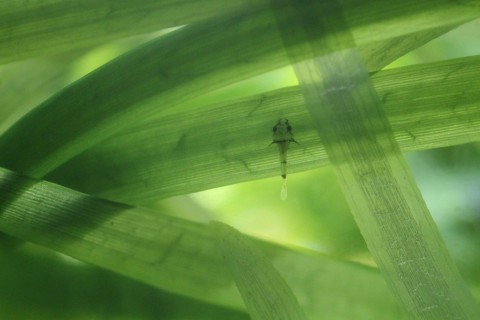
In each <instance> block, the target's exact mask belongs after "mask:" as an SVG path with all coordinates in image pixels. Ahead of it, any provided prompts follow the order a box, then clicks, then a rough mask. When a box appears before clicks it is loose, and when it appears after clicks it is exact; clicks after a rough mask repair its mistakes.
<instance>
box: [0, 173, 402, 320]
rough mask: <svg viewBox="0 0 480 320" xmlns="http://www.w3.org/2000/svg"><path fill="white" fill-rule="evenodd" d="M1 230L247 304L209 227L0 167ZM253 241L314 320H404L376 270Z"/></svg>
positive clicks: (178, 288) (153, 280)
mask: <svg viewBox="0 0 480 320" xmlns="http://www.w3.org/2000/svg"><path fill="white" fill-rule="evenodd" d="M0 231H2V232H5V233H7V234H9V235H11V236H14V237H17V238H19V239H23V240H25V241H30V242H33V243H37V244H40V245H42V246H45V247H48V248H51V249H53V250H55V251H58V252H61V253H64V254H67V255H69V256H71V257H73V258H76V259H79V260H81V261H85V262H88V263H91V264H94V265H97V266H100V267H102V268H106V269H109V270H112V271H115V272H118V273H120V274H123V275H126V276H128V277H131V278H134V279H137V280H140V281H142V282H145V283H147V284H149V285H152V286H155V287H158V288H161V289H163V290H166V291H168V292H171V293H176V294H182V295H185V296H188V297H192V298H195V299H198V300H201V301H206V302H210V303H214V304H217V305H222V306H227V307H230V308H235V309H243V308H244V306H243V303H242V300H241V298H240V295H239V293H238V291H237V290H236V289H235V286H234V283H233V279H232V278H231V275H230V273H229V271H228V269H227V268H226V266H225V264H224V262H223V259H222V258H221V256H220V254H219V252H218V247H217V240H216V239H215V237H214V236H213V235H212V234H211V229H210V228H209V227H208V226H206V225H202V224H197V223H193V222H189V221H186V220H181V219H178V218H173V217H171V216H168V215H165V214H162V213H160V212H155V211H152V210H148V209H143V208H139V207H131V206H127V205H124V204H119V203H113V202H108V201H105V200H100V199H96V198H93V197H90V196H87V195H84V194H81V193H79V192H75V191H73V190H70V189H67V188H65V187H62V186H59V185H55V184H52V183H49V182H44V181H37V180H33V179H30V178H26V177H24V176H20V175H18V174H15V173H13V172H11V171H8V170H5V169H0ZM254 244H255V245H256V246H259V248H260V249H261V250H262V251H264V252H265V254H266V255H267V256H268V257H269V259H271V261H272V263H273V265H274V266H275V268H276V269H277V270H279V272H280V273H281V274H282V275H283V277H284V278H285V280H286V282H287V283H288V285H289V286H290V287H291V288H292V290H293V291H294V292H295V294H296V296H297V298H298V300H299V302H300V304H301V306H302V308H303V309H304V311H305V312H306V313H307V315H308V316H309V317H311V318H312V319H315V318H318V317H319V316H320V315H321V316H322V317H323V316H325V317H326V318H334V319H353V318H354V319H378V318H385V317H387V316H394V317H396V318H398V319H400V318H401V315H400V313H399V310H398V308H397V307H396V305H395V304H394V302H393V300H392V297H391V296H390V293H389V292H388V290H387V287H386V285H385V283H384V281H383V279H382V278H381V277H380V274H379V273H378V272H377V271H376V270H375V269H372V268H368V267H365V266H362V265H357V264H354V263H349V262H342V261H339V260H335V259H331V258H328V257H326V256H322V255H319V254H316V253H312V252H308V251H305V250H304V249H295V250H293V249H288V248H286V247H281V246H278V245H275V244H272V243H267V242H263V241H258V240H255V241H254ZM345 306H348V308H346V307H345Z"/></svg>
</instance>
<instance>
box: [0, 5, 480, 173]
mask: <svg viewBox="0 0 480 320" xmlns="http://www.w3.org/2000/svg"><path fill="white" fill-rule="evenodd" d="M433 2H435V5H434V4H433ZM388 4H389V5H391V6H392V7H391V8H389V7H385V6H382V9H388V10H390V11H388V10H387V12H390V13H392V11H393V10H395V14H391V15H386V16H385V18H390V19H393V21H388V20H387V21H383V20H382V21H383V23H390V22H391V23H392V24H393V25H396V24H398V23H400V24H402V25H403V28H399V29H385V30H384V32H382V33H379V32H375V33H372V30H375V28H377V27H378V23H379V22H378V21H376V20H374V19H375V18H376V17H375V16H374V15H373V14H372V15H367V17H370V19H371V20H370V23H367V21H365V19H366V17H364V16H361V17H360V16H358V15H357V14H356V13H352V17H351V19H352V26H353V28H354V29H356V28H358V30H357V31H356V32H354V34H355V36H356V37H358V39H357V41H358V44H359V45H360V47H362V46H363V45H371V44H372V43H375V42H381V41H389V40H391V41H393V42H394V43H395V42H396V41H398V39H397V38H398V37H403V36H406V35H409V34H410V33H411V34H412V36H414V35H415V34H416V33H418V32H420V33H421V32H427V31H429V32H430V31H431V30H434V29H435V28H440V29H442V30H444V29H445V28H447V27H449V26H453V25H456V24H458V23H460V22H462V21H467V20H469V19H472V18H473V17H475V15H476V14H480V13H478V12H476V11H475V10H472V9H470V8H468V10H467V9H466V8H465V7H463V6H458V5H453V4H451V3H450V2H445V3H443V5H439V4H438V3H437V1H425V2H422V10H426V9H431V10H430V11H429V13H431V15H432V17H433V18H435V17H438V16H441V17H442V20H438V21H437V20H435V19H432V18H431V17H430V16H429V19H425V17H423V16H422V17H421V18H420V17H419V19H416V18H417V16H416V15H411V14H412V10H413V11H415V10H414V9H412V7H409V6H407V5H405V6H404V5H401V6H398V3H394V2H393V1H392V2H388ZM346 6H347V4H346ZM346 10H347V11H348V8H347V9H346ZM402 10H403V11H402ZM284 17H285V21H284V23H286V24H289V23H290V20H289V19H291V14H289V12H288V11H285V15H284ZM356 19H358V21H357V20H356ZM292 26H293V27H294V26H295V25H294V24H292ZM370 26H371V27H372V28H373V29H369V27H370ZM433 34H435V32H433ZM424 41H425V38H424V37H422V36H421V37H420V40H419V43H424ZM413 43H415V42H413ZM304 44H305V43H302V42H301V41H300V42H293V43H290V44H289V48H291V49H294V48H297V49H301V48H302V46H303V45H304ZM406 45H412V42H410V43H407V44H406ZM399 47H400V48H402V49H405V46H404V45H403V42H402V45H400V46H398V45H392V46H389V48H390V49H395V50H396V51H398V50H399ZM363 52H364V59H365V60H366V61H368V60H370V58H372V59H379V58H386V57H387V56H388V57H390V56H391V55H386V56H382V57H379V56H378V55H377V54H375V56H371V55H370V52H365V51H363ZM403 53H405V51H403V52H401V53H400V52H398V54H403ZM397 56H398V55H397ZM305 58H309V57H308V56H301V57H299V59H305ZM288 63H289V61H288V59H287V58H286V56H285V51H284V49H283V45H282V43H281V41H280V39H279V37H278V32H277V30H276V27H275V24H274V23H273V18H272V16H271V12H270V10H269V8H268V6H259V7H257V6H252V7H248V8H245V9H243V10H238V11H236V12H234V13H231V14H225V15H222V16H221V17H216V18H215V19H211V20H208V21H204V22H201V23H198V24H192V25H188V26H186V27H183V28H182V29H180V30H177V31H175V32H172V33H169V34H167V35H165V36H163V37H161V38H159V39H158V40H154V41H152V42H150V43H149V44H147V45H144V46H141V47H140V48H138V49H137V50H132V51H131V52H129V53H128V54H126V55H124V56H122V57H121V58H118V59H116V60H115V61H113V62H111V63H109V64H106V65H105V66H103V67H101V68H99V69H98V70H96V71H94V72H92V73H91V74H89V75H88V76H86V77H84V78H82V79H80V80H79V81H77V82H76V83H74V84H73V85H71V86H69V87H67V88H65V89H64V90H63V91H60V92H59V93H58V94H56V95H55V96H53V97H52V98H50V99H48V100H47V101H45V102H44V103H43V104H41V105H40V106H38V107H37V108H36V109H35V110H33V111H32V112H30V113H29V114H28V115H27V116H25V117H23V118H22V119H21V120H20V121H19V122H17V123H16V124H15V125H14V126H13V127H11V128H10V130H8V131H7V132H6V133H4V134H3V135H2V136H1V137H0V150H2V153H0V165H2V166H4V167H7V168H9V169H12V170H14V171H16V172H21V173H25V174H29V175H31V176H34V177H43V176H44V175H45V174H47V173H49V172H50V171H52V170H53V169H55V168H56V167H58V166H59V165H61V164H62V163H64V162H65V161H67V160H69V159H71V158H72V157H73V156H75V155H77V154H79V153H81V152H82V151H84V150H86V149H88V148H89V147H92V146H93V145H95V144H96V143H98V142H100V141H102V140H104V139H106V138H108V137H112V136H113V135H115V134H116V133H118V132H120V131H121V130H123V129H126V128H127V127H129V126H131V124H133V123H136V122H138V121H141V120H143V119H148V118H150V117H152V116H154V115H158V114H160V113H163V112H166V111H171V110H172V109H174V107H176V111H178V106H179V105H180V104H181V103H183V102H186V101H188V100H190V99H192V98H194V97H197V96H199V95H202V94H206V93H208V92H210V91H212V90H214V89H217V88H220V87H224V86H226V85H228V84H231V83H235V82H238V81H240V80H242V79H246V78H249V77H252V76H254V75H258V74H261V73H264V72H266V71H269V70H273V69H275V68H279V67H281V66H284V65H286V64H288ZM66 106H68V108H66Z"/></svg>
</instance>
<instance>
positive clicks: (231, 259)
mask: <svg viewBox="0 0 480 320" xmlns="http://www.w3.org/2000/svg"><path fill="white" fill-rule="evenodd" d="M210 226H211V227H212V229H213V232H214V234H215V236H216V237H217V239H218V242H219V247H220V251H221V252H222V256H223V257H224V258H225V261H226V263H227V265H228V267H229V270H230V271H231V274H232V276H233V279H235V283H236V285H237V288H238V290H239V291H240V294H241V295H242V298H243V301H244V302H245V305H246V306H247V310H248V311H249V314H250V316H251V317H252V319H254V320H269V319H270V320H280V319H285V320H295V319H300V320H306V318H305V314H304V313H303V310H302V309H301V308H300V305H299V304H298V301H297V298H296V297H295V295H294V294H293V292H292V290H291V289H290V287H289V286H288V285H287V284H286V283H285V280H283V278H282V276H281V275H280V274H279V273H278V271H277V270H276V269H275V268H274V267H273V266H272V264H271V262H270V261H269V260H268V258H267V257H266V256H265V255H264V254H263V253H262V252H261V251H260V250H259V249H258V248H257V247H256V246H255V245H254V244H253V243H252V242H251V241H250V240H249V239H247V237H245V236H243V235H242V234H241V233H240V232H238V231H237V230H235V229H234V228H232V227H230V226H228V225H226V224H223V223H221V222H212V223H210Z"/></svg>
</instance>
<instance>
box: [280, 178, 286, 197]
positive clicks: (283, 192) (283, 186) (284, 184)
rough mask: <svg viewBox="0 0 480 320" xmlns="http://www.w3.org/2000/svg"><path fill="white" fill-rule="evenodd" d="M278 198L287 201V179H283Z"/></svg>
mask: <svg viewBox="0 0 480 320" xmlns="http://www.w3.org/2000/svg"><path fill="white" fill-rule="evenodd" d="M280 198H281V199H282V200H287V179H286V178H284V179H283V183H282V191H281V192H280Z"/></svg>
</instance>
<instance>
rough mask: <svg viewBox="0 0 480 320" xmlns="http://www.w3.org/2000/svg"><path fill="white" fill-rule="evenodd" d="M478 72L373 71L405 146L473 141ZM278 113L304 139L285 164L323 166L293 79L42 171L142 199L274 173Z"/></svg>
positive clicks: (471, 62)
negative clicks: (273, 138) (288, 84)
mask: <svg viewBox="0 0 480 320" xmlns="http://www.w3.org/2000/svg"><path fill="white" fill-rule="evenodd" d="M479 72H480V57H470V58H462V59H455V60H451V61H445V62H437V63H432V64H424V65H416V66H411V67H404V68H399V69H394V70H386V71H381V72H379V73H377V74H375V75H374V76H373V77H372V81H373V83H374V85H375V89H376V90H377V92H378V95H379V96H380V97H382V100H383V103H384V105H385V112H386V113H387V116H388V118H389V121H390V123H391V125H392V129H393V131H394V134H395V139H396V141H397V142H398V143H399V145H400V147H401V148H402V151H415V150H423V149H431V148H439V147H444V146H449V145H456V144H462V143H467V142H471V141H478V140H480V136H479V135H478V132H480V110H479V108H480V105H479V104H478V103H477V101H479V100H480V96H479V94H480V93H479V91H478V90H477V88H478V86H479V85H480V83H479V78H478V73H479ZM419 83H421V85H419ZM281 116H282V117H283V116H286V117H288V119H289V120H290V122H291V124H292V126H293V131H294V134H295V137H296V139H297V140H298V141H299V142H300V144H301V146H292V147H291V148H290V151H289V158H290V160H289V168H288V170H289V171H290V172H299V171H304V170H310V169H313V168H317V167H318V166H319V165H326V164H327V163H328V159H327V155H326V153H325V149H324V146H323V143H322V141H321V140H320V139H319V138H318V135H317V133H316V131H315V129H314V126H313V124H312V123H311V120H310V115H309V113H308V111H307V110H306V108H305V104H304V101H303V98H302V96H301V93H300V91H299V88H298V87H290V88H284V89H280V90H277V91H273V92H265V93H263V94H261V95H256V96H252V97H247V98H243V99H239V100H235V101H231V102H224V103H219V104H214V105H209V106H204V107H202V108H201V109H199V110H196V111H189V112H178V113H175V114H172V115H169V116H165V117H161V118H160V117H159V118H155V119H152V120H151V121H147V122H140V123H138V124H137V125H136V126H133V127H132V129H130V130H126V131H124V132H122V133H121V134H119V135H116V136H115V137H112V138H111V139H108V140H105V141H104V142H102V143H100V144H99V145H98V146H96V147H94V148H92V149H90V150H89V151H87V152H85V153H84V154H82V155H80V156H78V157H77V158H75V159H73V160H72V161H70V162H68V163H66V164H65V165H63V166H62V167H60V168H59V169H58V170H56V171H54V172H53V173H52V174H50V175H48V176H47V177H48V179H49V180H53V181H56V182H58V183H60V184H62V185H66V186H70V187H72V188H74V189H77V190H81V191H83V192H87V193H89V194H96V195H101V196H102V197H107V198H111V199H114V200H118V201H122V202H127V203H135V204H147V203H151V202H155V201H156V200H158V199H162V198H166V197H170V196H173V195H179V194H185V193H191V192H196V191H200V190H205V189H210V188H215V187H218V186H224V185H228V184H233V183H238V182H242V181H248V180H252V179H260V178H265V177H271V176H276V175H278V174H279V168H278V163H277V162H278V159H277V157H278V154H277V150H276V149H275V148H272V147H269V146H268V144H269V143H270V139H271V128H272V127H273V125H274V124H275V123H276V121H277V119H278V118H279V117H281ZM80 177H81V178H80ZM132 189H134V190H135V192H131V190H132Z"/></svg>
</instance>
